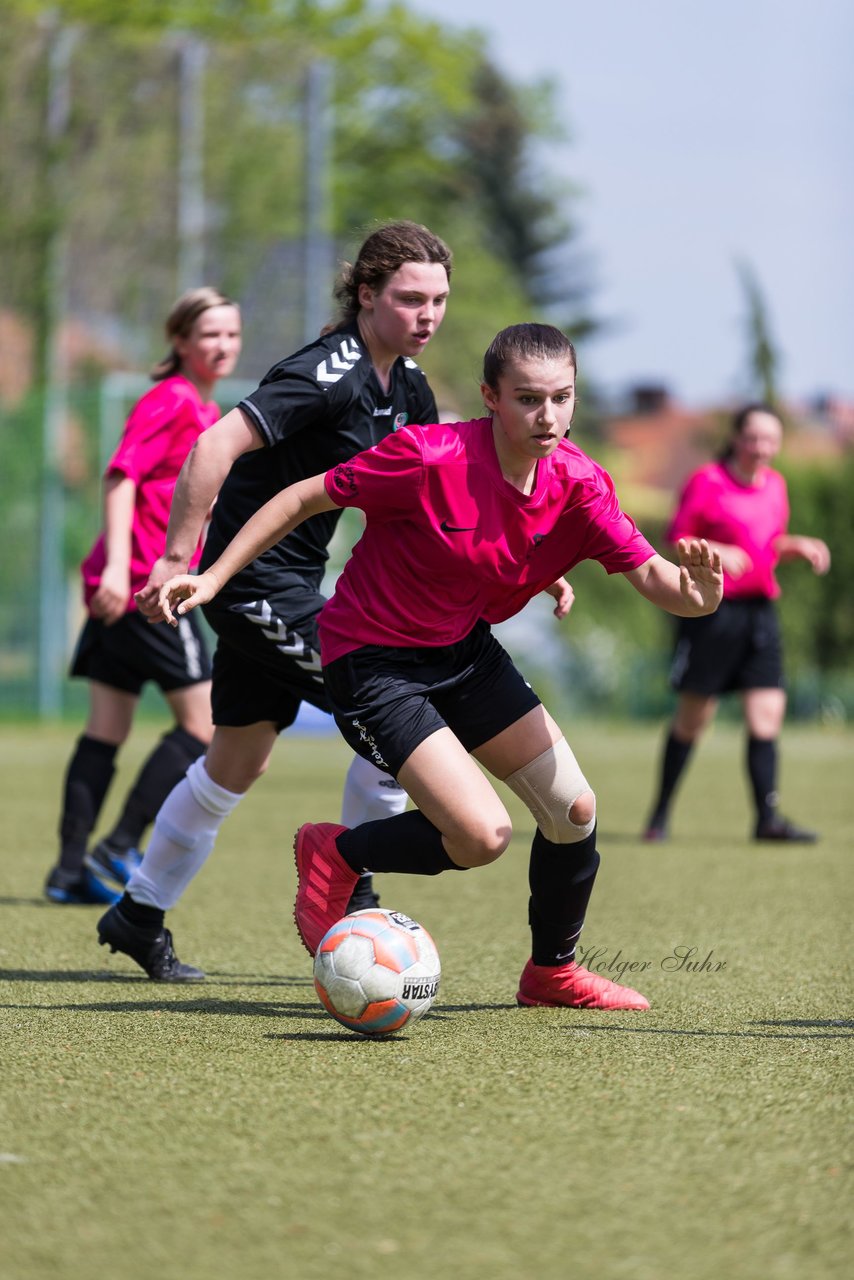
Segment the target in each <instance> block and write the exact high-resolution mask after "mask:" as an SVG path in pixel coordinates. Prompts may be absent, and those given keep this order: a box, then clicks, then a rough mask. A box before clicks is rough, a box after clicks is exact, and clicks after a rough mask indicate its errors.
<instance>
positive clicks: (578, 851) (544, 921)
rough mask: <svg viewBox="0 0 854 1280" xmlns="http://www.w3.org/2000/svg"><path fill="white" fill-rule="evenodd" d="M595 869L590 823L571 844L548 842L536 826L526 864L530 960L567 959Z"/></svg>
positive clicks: (571, 954)
mask: <svg viewBox="0 0 854 1280" xmlns="http://www.w3.org/2000/svg"><path fill="white" fill-rule="evenodd" d="M598 868H599V854H598V853H597V852H596V828H595V827H594V829H593V830H592V831H591V833H590V835H589V836H587V838H586V839H585V840H579V841H578V843H577V844H552V842H551V841H550V840H547V839H546V837H545V836H544V835H543V833H542V832H541V831H540V830H539V829H538V830H537V832H536V834H535V835H534V841H533V844H532V845H531V861H530V864H529V868H528V883H529V885H530V887H531V897H530V901H529V903H528V920H529V922H530V925H531V944H532V945H531V958H532V959H533V961H534V964H548V965H558V964H568V963H569V961H570V960H573V959H574V958H575V944H576V943H577V942H578V936H579V934H580V933H581V927H582V925H583V924H584V916H585V914H586V912H587V903H588V902H589V901H590V894H591V893H592V891H593V882H594V880H595V879H596V872H597V870H598Z"/></svg>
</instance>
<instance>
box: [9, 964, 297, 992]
mask: <svg viewBox="0 0 854 1280" xmlns="http://www.w3.org/2000/svg"><path fill="white" fill-rule="evenodd" d="M211 979H218V980H219V981H218V982H212V981H211ZM150 981H151V979H150V978H148V977H147V976H146V974H144V973H142V972H139V973H133V972H128V973H118V972H115V971H113V970H111V969H0V982H114V983H117V982H130V983H133V984H135V985H137V984H139V983H141V982H150ZM163 985H169V986H171V987H172V988H174V987H176V986H178V985H181V986H183V987H185V988H186V987H187V986H192V985H196V984H192V983H183V984H177V983H169V984H163ZM198 985H199V986H215V985H221V986H238V987H248V986H252V987H306V988H307V989H311V988H312V979H311V977H306V976H305V975H304V974H303V975H301V976H300V977H294V976H289V975H287V974H263V973H224V972H222V971H221V970H217V971H214V972H211V973H208V975H207V981H206V982H204V983H199V984H198Z"/></svg>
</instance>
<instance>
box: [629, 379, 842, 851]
mask: <svg viewBox="0 0 854 1280" xmlns="http://www.w3.org/2000/svg"><path fill="white" fill-rule="evenodd" d="M782 437H783V427H782V423H781V422H780V419H779V417H778V415H777V414H776V413H775V412H774V410H773V409H770V408H769V407H768V406H767V405H764V404H749V405H746V406H745V407H744V408H743V409H741V410H740V411H739V412H738V413H737V414H736V415H735V418H734V419H733V430H732V439H731V442H730V444H729V446H728V448H727V449H726V452H725V453H724V455H723V457H722V458H720V459H719V460H718V461H716V462H710V463H708V464H707V465H706V466H704V467H701V468H700V469H699V471H696V472H695V473H694V474H693V475H692V476H691V477H690V478H689V479H688V482H687V484H686V485H685V488H684V490H683V492H682V495H681V498H680V501H679V506H678V508H677V510H676V514H675V515H674V517H673V519H672V521H671V523H670V528H669V530H668V534H667V536H668V540H669V541H670V542H675V541H677V540H678V539H679V538H685V537H688V538H690V537H703V538H706V539H708V541H709V544H710V545H711V546H713V547H716V548H717V550H718V551H719V553H720V557H721V563H722V565H723V570H724V600H723V604H722V605H721V608H720V609H719V610H718V611H717V613H716V614H715V615H714V617H713V618H689V619H682V620H681V622H680V624H679V636H678V641H677V646H676V652H675V655H674V660H673V668H672V674H671V680H672V683H673V687H674V688H675V689H676V690H678V693H679V700H678V702H677V706H676V714H675V716H674V719H673V722H672V724H671V726H670V729H669V732H668V736H667V740H666V742H665V746H664V753H663V757H662V761H661V776H660V780H659V786H658V794H657V796H656V800H655V804H654V806H653V810H652V813H651V815H650V818H649V821H648V823H647V827H646V830H645V832H644V839H645V840H651V841H659V840H665V839H667V823H668V817H669V813H670V807H671V803H672V800H673V796H674V793H675V790H676V786H677V783H678V782H679V780H680V778H681V776H682V773H683V771H684V769H685V767H686V765H687V763H688V760H689V758H690V755H691V752H692V751H693V748H694V745H695V743H696V742H697V741H698V740H699V738H700V736H701V735H702V733H703V731H704V729H705V728H706V726H707V725H708V724H710V723H711V721H712V720H713V718H714V715H715V712H716V710H717V706H718V699H719V697H720V695H721V694H722V693H728V692H730V691H733V690H738V692H739V693H740V694H741V698H742V708H743V712H744V721H745V725H746V728H747V734H748V738H747V772H748V775H749V778H750V786H751V792H752V795H753V801H754V805H755V809H756V820H755V825H754V829H753V836H754V839H756V840H775V841H801V842H812V841H814V840H815V839H816V834H815V832H813V831H807V830H805V829H803V828H801V827H798V826H796V825H795V824H794V823H793V822H790V821H789V820H788V819H787V818H784V817H782V816H781V815H780V814H779V813H778V812H777V803H778V796H777V740H778V738H779V735H780V730H781V728H782V724H783V716H784V713H785V709H786V694H785V691H784V689H783V668H782V649H781V643H780V627H779V622H778V618H777V611H776V607H775V605H774V601H775V600H776V598H777V596H779V594H780V587H779V585H778V583H777V579H776V577H775V573H774V570H775V568H776V566H777V564H778V562H779V561H780V560H796V559H797V560H806V562H807V564H809V565H810V567H811V568H812V570H813V572H814V573H826V572H827V570H828V569H829V568H830V552H829V551H828V549H827V546H826V545H825V544H824V543H823V542H822V541H820V539H818V538H807V537H802V536H799V535H795V534H790V533H788V532H787V528H788V523H789V500H788V495H787V492H786V482H785V480H784V479H783V477H782V476H781V475H780V473H779V472H778V471H774V470H772V468H771V467H770V466H769V463H770V462H771V461H772V459H773V458H775V457H776V455H777V454H778V453H779V451H780V445H781V443H782Z"/></svg>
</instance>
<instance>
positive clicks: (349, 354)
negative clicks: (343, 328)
mask: <svg viewBox="0 0 854 1280" xmlns="http://www.w3.org/2000/svg"><path fill="white" fill-rule="evenodd" d="M361 358H362V352H361V349H360V348H359V347H358V346H357V345H356V343H355V342H353V340H352V339H351V338H344V340H343V341H342V343H341V345H340V346H339V348H338V350H337V351H333V352H332V354H331V355H330V356H327V358H326V359H325V360H321V362H320V364H319V365H318V366H317V368H316V369H315V371H314V376H315V377H316V378H317V381H318V382H340V381H341V379H342V378H343V377H344V374H345V373H349V372H350V370H351V369H352V368H354V366H355V364H356V362H357V361H358V360H361Z"/></svg>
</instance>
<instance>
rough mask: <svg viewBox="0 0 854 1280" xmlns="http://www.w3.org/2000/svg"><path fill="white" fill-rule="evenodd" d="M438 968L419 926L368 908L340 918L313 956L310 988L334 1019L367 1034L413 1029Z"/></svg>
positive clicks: (428, 998)
mask: <svg viewBox="0 0 854 1280" xmlns="http://www.w3.org/2000/svg"><path fill="white" fill-rule="evenodd" d="M441 973H442V969H441V965H440V963H439V953H438V951H437V950H436V945H435V943H434V942H433V939H432V938H431V937H430V934H429V933H428V932H427V930H426V929H425V928H423V927H422V925H420V924H417V923H416V921H415V920H410V919H409V917H408V916H405V915H403V914H402V913H401V912H400V911H384V910H382V909H381V908H380V907H371V908H369V909H368V910H367V911H354V912H353V913H352V914H351V915H349V916H344V917H343V919H341V920H339V921H338V923H337V924H334V925H333V926H332V928H331V929H329V930H328V932H327V933H325V934H324V936H323V938H322V939H321V941H320V946H319V947H318V948H317V954H316V955H315V957H314V985H315V988H316V990H317V994H318V995H319V996H320V999H321V1002H322V1003H323V1005H324V1007H325V1008H326V1009H327V1010H328V1012H329V1013H331V1014H332V1017H333V1018H337V1020H338V1021H339V1022H340V1023H342V1024H343V1025H344V1026H345V1027H349V1028H350V1029H351V1030H352V1031H360V1032H361V1033H362V1034H363V1035H366V1036H387V1035H391V1034H392V1033H393V1032H395V1031H400V1030H401V1029H402V1028H403V1027H406V1026H412V1025H413V1024H414V1023H416V1022H417V1021H418V1020H419V1018H423V1017H424V1014H425V1013H426V1012H427V1010H428V1009H429V1008H430V1006H431V1005H432V1003H433V1001H434V1000H435V998H436V992H437V991H438V990H439V979H440V977H441Z"/></svg>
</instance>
